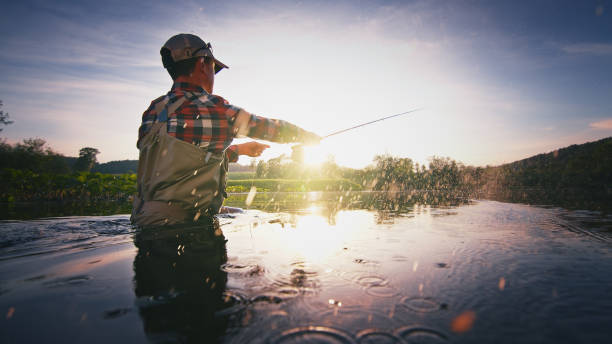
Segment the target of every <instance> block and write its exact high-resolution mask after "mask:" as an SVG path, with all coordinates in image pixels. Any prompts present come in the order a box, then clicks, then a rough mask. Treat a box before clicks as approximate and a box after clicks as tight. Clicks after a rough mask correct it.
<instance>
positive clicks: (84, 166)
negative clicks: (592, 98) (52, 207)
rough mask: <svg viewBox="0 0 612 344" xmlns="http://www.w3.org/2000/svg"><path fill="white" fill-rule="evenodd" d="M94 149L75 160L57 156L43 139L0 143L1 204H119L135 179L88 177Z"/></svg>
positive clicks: (116, 176) (93, 175) (105, 176)
mask: <svg viewBox="0 0 612 344" xmlns="http://www.w3.org/2000/svg"><path fill="white" fill-rule="evenodd" d="M98 153H99V151H98V150H97V149H95V148H91V147H84V148H82V149H81V150H80V151H79V157H78V158H72V157H65V156H63V155H61V154H59V153H56V152H55V151H53V150H52V149H51V148H49V147H48V146H47V145H46V142H45V141H44V140H42V139H25V140H23V141H22V142H19V143H16V144H14V145H10V144H8V143H6V142H4V141H0V166H1V169H0V180H2V183H0V201H9V202H13V201H40V200H45V201H63V200H92V201H97V200H122V199H127V198H128V197H130V196H131V195H133V194H134V192H135V191H136V176H135V175H130V174H125V175H110V174H101V173H91V172H90V171H91V170H92V169H93V167H94V165H95V164H96V155H97V154H98Z"/></svg>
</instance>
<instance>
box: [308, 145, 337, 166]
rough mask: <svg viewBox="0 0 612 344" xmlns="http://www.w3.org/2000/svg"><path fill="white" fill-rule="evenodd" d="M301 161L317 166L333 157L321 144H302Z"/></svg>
mask: <svg viewBox="0 0 612 344" xmlns="http://www.w3.org/2000/svg"><path fill="white" fill-rule="evenodd" d="M301 149H302V154H303V162H304V165H307V166H318V165H321V164H323V163H324V162H326V161H329V160H330V159H332V158H333V154H332V153H331V152H330V151H329V149H328V147H325V146H323V145H316V146H302V148H301Z"/></svg>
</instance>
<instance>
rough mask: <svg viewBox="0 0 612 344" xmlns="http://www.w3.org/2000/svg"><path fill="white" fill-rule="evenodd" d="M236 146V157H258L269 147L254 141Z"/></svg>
mask: <svg viewBox="0 0 612 344" xmlns="http://www.w3.org/2000/svg"><path fill="white" fill-rule="evenodd" d="M236 146H237V147H238V152H237V153H238V155H248V156H250V157H257V156H260V155H261V153H262V152H263V151H264V150H265V149H266V148H270V146H268V145H266V144H263V143H259V142H255V141H251V142H247V143H242V144H239V145H236Z"/></svg>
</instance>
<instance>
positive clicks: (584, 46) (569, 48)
mask: <svg viewBox="0 0 612 344" xmlns="http://www.w3.org/2000/svg"><path fill="white" fill-rule="evenodd" d="M561 50H563V51H564V52H566V53H568V54H585V55H612V44H609V43H577V44H569V45H566V46H563V47H561Z"/></svg>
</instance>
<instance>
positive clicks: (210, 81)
mask: <svg viewBox="0 0 612 344" xmlns="http://www.w3.org/2000/svg"><path fill="white" fill-rule="evenodd" d="M198 65H199V66H198V67H199V68H200V69H201V71H202V76H203V77H204V82H203V87H204V89H205V90H206V92H208V93H212V91H213V86H214V84H215V60H213V59H210V58H201V59H200V62H198Z"/></svg>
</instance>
